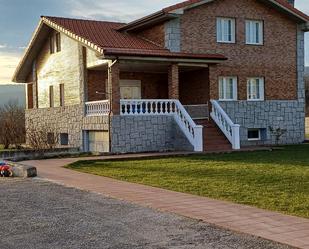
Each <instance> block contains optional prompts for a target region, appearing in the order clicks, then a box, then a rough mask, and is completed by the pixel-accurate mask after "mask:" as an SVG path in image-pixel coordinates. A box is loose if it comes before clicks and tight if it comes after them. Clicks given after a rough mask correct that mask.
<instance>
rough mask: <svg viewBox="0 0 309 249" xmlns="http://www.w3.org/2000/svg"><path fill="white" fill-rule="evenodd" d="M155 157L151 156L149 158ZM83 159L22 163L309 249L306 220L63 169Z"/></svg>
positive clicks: (63, 179) (50, 175) (43, 173)
mask: <svg viewBox="0 0 309 249" xmlns="http://www.w3.org/2000/svg"><path fill="white" fill-rule="evenodd" d="M154 155H155V154H151V155H150V156H154ZM141 156H142V155H141ZM117 157H118V158H126V157H132V156H117ZM134 157H136V156H134ZM98 158H99V159H111V158H115V157H108V156H106V157H96V158H95V159H98ZM82 159H85V160H90V159H94V158H79V159H51V160H42V161H27V162H23V163H24V164H27V165H33V166H36V167H37V169H38V173H39V176H40V177H43V178H46V179H49V180H52V181H55V182H58V183H61V184H64V185H66V186H72V187H76V188H80V189H84V190H88V191H94V192H97V193H101V194H103V195H106V196H110V197H114V198H117V199H122V200H126V201H129V202H133V203H137V204H139V205H142V206H146V207H151V208H154V209H158V210H161V211H166V212H172V213H175V214H179V215H183V216H186V217H190V218H194V219H200V220H203V221H205V222H208V223H211V224H215V225H217V226H221V227H224V228H228V229H231V230H234V231H237V232H243V233H247V234H251V235H255V236H259V237H263V238H265V239H269V240H273V241H277V242H280V243H283V244H288V245H291V246H294V247H298V248H304V249H305V248H306V249H309V219H305V218H298V217H293V216H288V215H283V214H279V213H276V212H271V211H265V210H261V209H258V208H254V207H249V206H244V205H239V204H234V203H230V202H225V201H219V200H213V199H210V198H204V197H199V196H194V195H190V194H184V193H178V192H173V191H169V190H164V189H159V188H154V187H149V186H144V185H140V184H134V183H128V182H122V181H118V180H114V179H110V178H106V177H101V176H95V175H89V174H84V173H80V172H75V171H72V170H69V169H65V168H62V166H64V165H67V164H69V163H72V162H75V161H78V160H82Z"/></svg>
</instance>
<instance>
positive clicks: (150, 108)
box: [120, 99, 203, 152]
mask: <svg viewBox="0 0 309 249" xmlns="http://www.w3.org/2000/svg"><path fill="white" fill-rule="evenodd" d="M120 115H122V116H147V115H170V116H173V117H174V120H175V121H176V123H177V124H178V126H179V128H180V129H181V130H182V132H183V133H184V134H185V136H186V137H187V139H188V140H189V141H190V143H191V144H192V146H193V147H194V151H197V152H202V151H203V126H201V125H197V124H195V122H194V121H193V120H192V118H191V117H190V115H189V114H188V112H187V111H186V109H185V108H184V107H183V105H182V104H181V103H180V101H179V100H176V99H121V100H120Z"/></svg>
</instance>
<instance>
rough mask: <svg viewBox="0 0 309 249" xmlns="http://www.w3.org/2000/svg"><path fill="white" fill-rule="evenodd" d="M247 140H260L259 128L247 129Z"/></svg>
mask: <svg viewBox="0 0 309 249" xmlns="http://www.w3.org/2000/svg"><path fill="white" fill-rule="evenodd" d="M248 140H249V141H258V140H261V130H260V129H248Z"/></svg>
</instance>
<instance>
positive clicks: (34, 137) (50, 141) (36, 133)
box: [27, 120, 59, 152]
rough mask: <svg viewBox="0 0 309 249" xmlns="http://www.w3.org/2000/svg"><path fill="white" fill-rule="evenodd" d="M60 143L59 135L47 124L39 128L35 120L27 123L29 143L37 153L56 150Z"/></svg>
mask: <svg viewBox="0 0 309 249" xmlns="http://www.w3.org/2000/svg"><path fill="white" fill-rule="evenodd" d="M58 142H59V133H58V132H57V131H56V129H53V128H52V127H49V126H48V125H47V124H40V126H39V127H38V126H37V125H36V124H35V123H34V122H33V120H29V121H28V123H27V143H28V145H29V146H30V147H31V148H32V149H34V150H35V151H38V152H40V151H44V150H47V149H54V148H56V147H57V145H58Z"/></svg>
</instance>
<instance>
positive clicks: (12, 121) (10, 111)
mask: <svg viewBox="0 0 309 249" xmlns="http://www.w3.org/2000/svg"><path fill="white" fill-rule="evenodd" d="M25 134H26V131H25V110H24V108H23V107H21V106H20V105H18V102H17V101H10V102H8V103H7V104H6V105H4V106H3V107H0V143H1V144H3V145H4V148H5V149H8V148H9V147H10V145H14V146H15V147H19V146H20V145H21V144H23V143H25Z"/></svg>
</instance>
